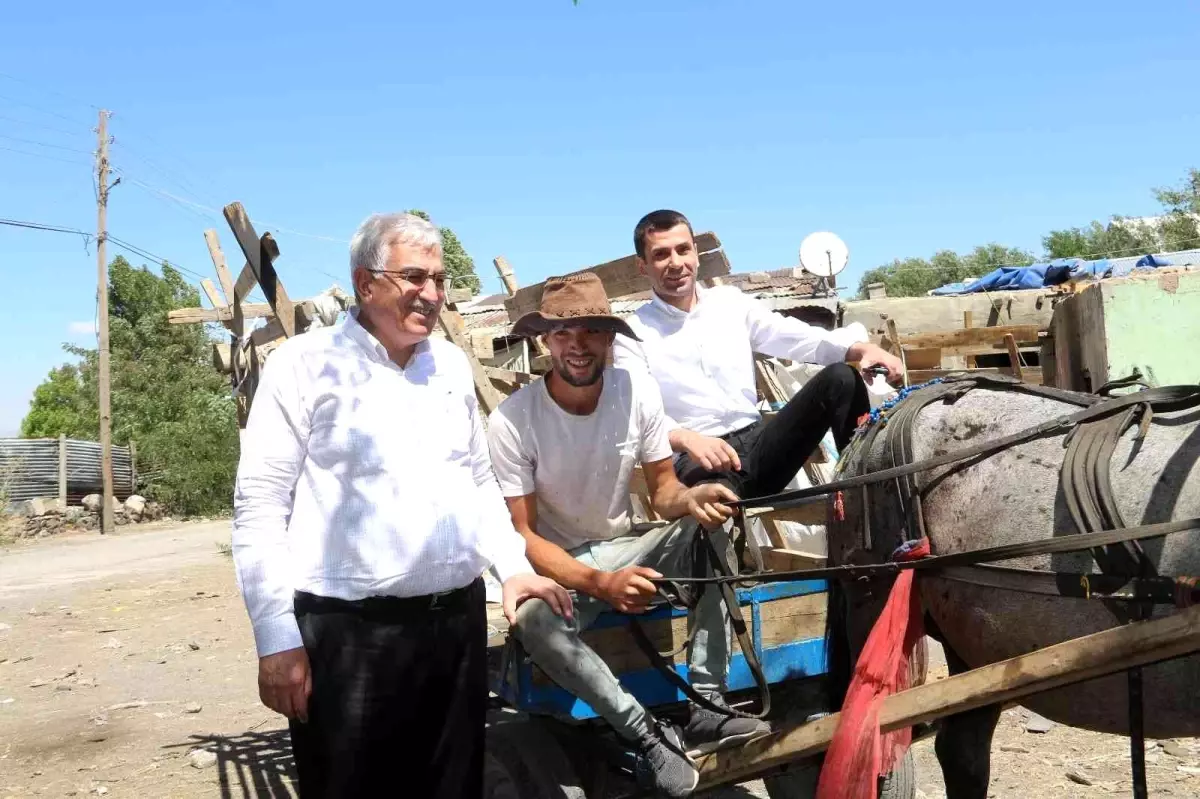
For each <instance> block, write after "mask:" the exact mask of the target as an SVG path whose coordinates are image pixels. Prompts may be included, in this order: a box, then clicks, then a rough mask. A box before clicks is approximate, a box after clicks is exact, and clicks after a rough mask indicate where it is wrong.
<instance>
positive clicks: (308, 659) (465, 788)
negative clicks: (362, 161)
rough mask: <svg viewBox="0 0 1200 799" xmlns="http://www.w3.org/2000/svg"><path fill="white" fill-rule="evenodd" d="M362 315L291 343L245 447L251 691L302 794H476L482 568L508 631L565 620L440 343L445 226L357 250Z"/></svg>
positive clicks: (361, 232)
mask: <svg viewBox="0 0 1200 799" xmlns="http://www.w3.org/2000/svg"><path fill="white" fill-rule="evenodd" d="M350 267H351V277H352V280H353V285H354V294H355V297H356V299H357V301H358V304H357V308H356V309H354V310H352V311H351V313H350V315H349V318H347V319H346V321H345V322H344V323H342V324H340V325H336V326H334V327H330V328H322V329H318V330H315V331H310V332H309V333H306V334H304V335H301V336H296V337H295V338H293V339H291V340H289V341H287V342H286V343H284V344H283V345H282V346H280V347H279V348H278V349H277V350H276V351H275V352H274V353H273V354H272V355H271V358H270V360H269V361H268V363H267V365H266V367H265V368H264V370H263V373H262V379H261V382H260V383H259V386H258V390H257V392H256V396H255V398H254V405H253V406H252V409H251V412H250V416H249V419H248V421H247V425H246V430H245V433H244V435H243V438H242V455H241V461H240V463H239V465H238V474H237V483H236V487H235V503H234V527H233V553H234V560H235V563H236V568H237V576H238V584H239V586H240V588H241V591H242V595H243V597H244V600H245V602H246V607H247V610H248V612H249V615H250V620H251V623H252V625H253V628H254V637H255V642H256V645H257V649H258V655H259V675H258V684H259V695H260V696H261V698H262V701H263V703H264V704H265V705H266V706H267V707H269V708H271V709H272V710H275V711H277V712H279V713H281V714H283V715H284V716H286V717H287V718H288V719H289V722H290V728H291V737H292V749H293V752H294V754H295V759H296V766H297V771H298V773H299V778H300V785H299V787H300V795H301V797H305V798H306V799H307V797H310V796H311V797H347V796H366V795H375V794H376V793H377V792H379V791H381V790H382V791H385V792H395V791H401V792H402V793H405V794H406V795H412V796H421V797H444V798H445V799H451V797H453V799H460V798H462V797H471V798H472V799H475V797H478V796H479V795H480V794H481V792H482V774H483V741H484V713H485V710H486V705H487V678H486V665H485V647H486V639H487V625H486V620H485V605H484V586H483V580H482V574H483V572H484V571H485V570H486V569H487V568H488V567H489V566H494V567H495V570H496V572H497V574H498V576H499V577H500V579H501V582H502V585H503V604H504V611H505V614H506V615H508V616H509V618H510V620H511V619H512V617H513V614H514V613H515V611H516V608H517V606H518V605H519V604H520V603H521V602H523V601H524V600H525V599H527V598H530V597H537V598H539V599H542V600H544V601H545V602H547V604H549V605H550V606H551V607H553V608H554V610H555V612H556V613H560V614H563V615H564V616H565V617H567V618H570V616H571V612H572V607H571V600H570V597H569V595H568V594H567V593H566V591H565V590H563V589H562V588H561V587H560V586H558V585H557V584H556V583H554V582H553V581H552V580H549V579H546V578H544V577H540V576H537V575H536V574H535V573H534V571H533V569H532V567H531V566H530V565H529V562H528V560H527V559H526V557H525V545H524V539H523V538H522V537H521V536H520V535H519V534H518V533H517V532H516V531H515V530H514V529H513V526H512V522H511V520H510V517H509V514H508V511H507V508H506V506H505V503H504V499H503V498H502V497H501V494H500V489H499V487H498V486H497V484H496V481H495V478H494V476H493V474H492V471H491V464H490V461H489V457H488V447H487V442H486V439H485V438H484V433H483V426H482V419H481V415H480V411H479V407H478V405H477V402H476V399H475V393H474V384H473V382H472V379H471V371H470V367H469V364H468V361H467V358H466V356H465V354H464V353H463V352H462V351H461V350H459V349H458V348H456V347H455V346H454V345H453V344H450V343H449V342H447V341H444V340H441V339H436V338H430V333H431V332H432V330H433V326H434V324H436V321H437V317H438V313H439V312H440V311H441V307H442V304H443V302H444V301H445V286H446V271H445V267H444V266H443V264H442V243H441V236H440V235H439V233H438V230H437V228H436V227H434V226H433V225H431V224H430V223H429V222H427V221H425V220H423V219H421V218H419V217H417V216H414V215H411V214H377V215H374V216H371V217H369V218H368V219H367V220H366V221H364V222H363V224H362V226H361V227H360V228H359V229H358V232H357V233H356V234H355V235H354V238H353V240H352V241H351V243H350Z"/></svg>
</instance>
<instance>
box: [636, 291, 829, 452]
mask: <svg viewBox="0 0 1200 799" xmlns="http://www.w3.org/2000/svg"><path fill="white" fill-rule="evenodd" d="M696 293H697V296H696V303H695V305H693V306H692V310H691V311H690V312H688V311H681V310H679V309H678V308H676V307H674V306H673V305H668V304H667V303H665V302H663V300H662V299H661V298H660V297H659V296H658V295H657V294H652V295H651V297H652V298H651V300H650V302H648V303H647V304H645V305H643V306H642V307H641V308H638V309H637V311H635V312H634V313H633V315H632V316H630V317H628V318H627V319H626V320H625V321H627V322H628V323H629V326H630V327H632V328H633V332H635V333H637V335H638V336H639V337H640V338H641V339H642V341H641V343H640V344H639V343H638V342H636V341H633V340H632V339H628V338H626V337H625V336H617V338H616V343H615V344H614V346H613V365H614V366H617V367H620V368H622V369H628V370H629V371H631V372H633V371H649V373H650V375H651V376H652V377H654V379H655V380H657V381H658V385H659V389H660V390H661V392H662V398H663V406H664V407H665V409H666V411H667V416H668V417H670V420H671V421H670V422H669V424H670V427H671V428H672V429H674V428H677V427H682V428H685V429H687V430H692V431H695V432H697V433H702V434H704V435H708V436H722V435H725V434H726V433H730V432H733V431H734V430H740V429H741V428H743V427H746V426H747V425H750V424H753V423H754V422H756V421H758V420H759V419H760V418H761V416H760V414H759V412H758V408H757V405H758V390H757V388H756V384H755V379H754V353H756V352H758V353H762V354H764V355H770V356H774V357H777V358H788V359H790V360H793V361H801V362H806V363H817V364H822V365H825V364H831V363H837V362H839V361H843V360H845V358H846V350H847V349H849V347H850V344H851V343H853V340H852V339H853V337H852V336H847V335H846V331H844V330H843V331H830V330H825V329H823V328H820V327H815V326H813V325H809V324H806V323H804V322H802V321H800V320H799V319H793V318H791V317H788V316H784V315H783V314H779V313H776V312H774V311H772V310H771V309H769V308H767V307H766V306H765V305H763V304H762V303H761V302H759V301H758V300H756V299H755V298H753V297H750V296H747V295H746V294H743V293H742V292H741V291H740V290H739V289H737V288H736V287H735V286H717V287H715V288H711V289H709V288H703V287H701V286H697V287H696Z"/></svg>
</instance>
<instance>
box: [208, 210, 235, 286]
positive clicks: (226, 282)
mask: <svg viewBox="0 0 1200 799" xmlns="http://www.w3.org/2000/svg"><path fill="white" fill-rule="evenodd" d="M204 243H205V244H206V245H208V257H209V258H212V262H213V268H215V269H216V270H217V280H218V281H219V282H220V284H221V291H222V292H224V294H225V302H223V303H221V304H222V305H229V304H230V303H232V302H233V296H234V292H233V280H232V278H230V276H229V266H228V265H226V263H225V253H224V252H222V251H221V240H220V239H218V238H217V231H215V230H213V229H212V228H209V229H208V230H206V231H204ZM213 304H214V305H216V303H213Z"/></svg>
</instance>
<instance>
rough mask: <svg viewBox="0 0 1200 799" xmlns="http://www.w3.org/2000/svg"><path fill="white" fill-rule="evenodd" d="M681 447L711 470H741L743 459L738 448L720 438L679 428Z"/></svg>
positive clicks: (678, 435) (694, 459) (677, 434)
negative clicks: (738, 452)
mask: <svg viewBox="0 0 1200 799" xmlns="http://www.w3.org/2000/svg"><path fill="white" fill-rule="evenodd" d="M676 436H677V437H678V441H679V447H680V448H681V449H682V450H683V451H684V452H686V453H687V454H688V455H690V456H691V457H692V460H693V461H695V462H696V463H698V464H700V465H701V466H703V467H704V468H705V469H708V470H709V471H710V472H723V471H730V470H732V471H735V472H736V471H740V470H741V468H742V461H741V459H740V458H739V457H738V454H737V450H735V449H734V448H733V447H731V446H729V444H728V443H726V442H725V441H722V440H721V439H719V438H713V437H711V436H704V435H700V434H699V433H694V432H692V431H691V430H679V431H678V432H677V433H676Z"/></svg>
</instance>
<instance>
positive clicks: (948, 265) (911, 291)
mask: <svg viewBox="0 0 1200 799" xmlns="http://www.w3.org/2000/svg"><path fill="white" fill-rule="evenodd" d="M1031 263H1033V256H1032V255H1031V254H1030V253H1028V252H1026V251H1025V250H1021V249H1018V248H1016V247H1005V246H1004V245H1001V244H985V245H982V246H980V247H976V248H975V249H974V250H972V251H971V252H969V253H967V254H966V255H959V254H958V253H956V252H954V251H952V250H939V251H938V252H936V253H934V254H933V257H932V258H928V259H926V258H904V259H899V258H897V259H896V260H894V261H892V262H891V263H890V264H887V265H885V266H880V267H876V268H875V269H871V270H869V271H868V272H867V273H866V274H864V275H863V276H862V280H861V281H859V284H858V292H859V294H860V295H861V296H866V293H867V286H869V285H871V284H872V283H882V284H883V285H884V287H885V288H886V289H887V294H888V296H889V297H918V296H920V295H922V294H925V293H926V292H928V291H931V290H932V289H935V288H937V287H938V286H944V285H946V284H947V283H956V282H958V281H961V280H966V279H967V278H969V277H979V276H981V275H986V274H987V273H988V272H991V271H992V270H993V269H995V268H996V267H998V266H1023V265H1026V264H1031Z"/></svg>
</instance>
